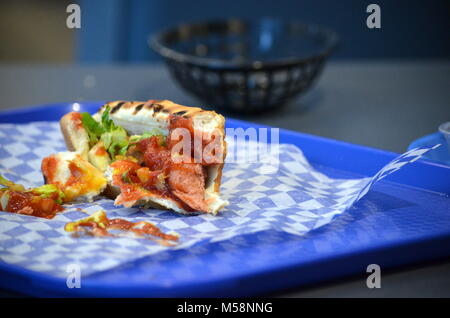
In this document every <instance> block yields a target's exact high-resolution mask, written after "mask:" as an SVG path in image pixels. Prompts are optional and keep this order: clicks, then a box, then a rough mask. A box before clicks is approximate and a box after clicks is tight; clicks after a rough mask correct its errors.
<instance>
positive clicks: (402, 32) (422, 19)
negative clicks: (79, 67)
mask: <svg viewBox="0 0 450 318" xmlns="http://www.w3.org/2000/svg"><path fill="white" fill-rule="evenodd" d="M370 3H377V4H379V5H380V6H381V24H382V28H381V29H368V28H367V27H366V18H367V16H368V13H366V7H367V5H368V4H370ZM79 4H80V6H81V12H82V28H81V30H80V31H79V32H78V45H77V49H78V59H79V61H81V62H100V63H108V62H143V61H152V60H157V59H158V57H157V55H156V54H155V53H153V52H152V51H151V50H150V49H149V47H148V42H147V40H148V37H149V35H150V34H152V33H154V32H156V31H158V30H161V29H163V28H167V27H171V26H173V25H176V24H179V23H181V22H188V21H202V20H206V19H220V18H222V19H223V18H227V17H244V18H245V17H247V18H248V17H252V18H254V17H269V16H271V17H282V18H286V19H298V20H301V21H304V22H310V23H315V24H323V25H326V26H328V27H331V28H333V29H335V30H336V31H337V32H338V33H339V35H340V37H341V45H340V47H339V50H338V51H337V52H336V54H335V55H334V58H449V57H450V36H449V35H450V34H449V30H450V1H448V0H445V1H444V0H442V1H440V0H431V1H421V0H415V1H406V0H390V1H389V0H371V1H361V0H341V1H325V0H318V1H304V0H229V1H223V0H222V1H219V0H190V1H189V0H95V1H94V0H80V1H79Z"/></svg>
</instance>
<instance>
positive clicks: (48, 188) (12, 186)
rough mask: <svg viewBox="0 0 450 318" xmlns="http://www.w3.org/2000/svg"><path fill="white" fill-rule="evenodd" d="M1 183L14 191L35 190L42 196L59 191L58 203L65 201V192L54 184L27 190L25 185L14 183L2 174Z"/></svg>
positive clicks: (0, 176)
mask: <svg viewBox="0 0 450 318" xmlns="http://www.w3.org/2000/svg"><path fill="white" fill-rule="evenodd" d="M0 185H3V186H5V187H6V188H8V189H9V190H12V191H22V192H33V193H34V194H37V195H39V196H41V197H42V198H49V197H50V196H51V195H52V194H53V193H57V194H58V199H56V203H58V204H62V203H63V199H64V193H63V192H62V191H61V190H60V189H59V188H58V187H57V186H55V185H54V184H44V185H43V186H40V187H37V188H32V189H28V190H27V189H25V187H24V186H23V185H21V184H17V183H14V182H12V181H10V180H8V179H6V178H4V177H3V176H2V175H0Z"/></svg>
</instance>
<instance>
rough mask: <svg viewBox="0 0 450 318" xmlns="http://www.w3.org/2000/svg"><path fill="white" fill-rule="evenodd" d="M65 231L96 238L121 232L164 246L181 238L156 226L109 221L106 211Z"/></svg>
mask: <svg viewBox="0 0 450 318" xmlns="http://www.w3.org/2000/svg"><path fill="white" fill-rule="evenodd" d="M64 230H65V231H67V232H73V233H74V234H75V235H79V234H80V233H84V234H86V235H90V236H95V237H107V236H109V237H115V236H116V235H114V234H112V233H111V232H109V231H110V230H120V231H123V232H132V233H134V234H135V235H136V236H138V237H142V238H147V239H151V240H153V241H155V242H157V243H159V244H161V245H164V246H175V245H176V243H177V241H178V239H179V237H178V236H177V235H174V234H166V233H163V232H162V231H161V230H160V229H159V228H158V227H157V226H156V225H154V224H152V223H149V222H146V221H138V222H131V221H128V220H125V219H120V218H116V219H109V218H108V217H107V216H106V213H105V211H103V210H99V211H97V212H95V213H93V214H92V215H90V216H89V217H87V218H85V219H81V220H78V221H75V222H69V223H67V224H66V225H65V227H64Z"/></svg>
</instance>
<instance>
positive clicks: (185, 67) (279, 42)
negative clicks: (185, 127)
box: [151, 19, 338, 113]
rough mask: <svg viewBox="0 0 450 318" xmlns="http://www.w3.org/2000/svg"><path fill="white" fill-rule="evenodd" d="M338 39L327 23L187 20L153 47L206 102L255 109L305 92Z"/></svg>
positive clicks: (157, 39) (238, 109)
mask: <svg viewBox="0 0 450 318" xmlns="http://www.w3.org/2000/svg"><path fill="white" fill-rule="evenodd" d="M337 41H338V37H337V35H336V33H334V32H333V31H331V30H329V29H326V28H323V27H318V26H314V25H305V24H301V23H299V22H293V21H282V20H277V19H262V20H259V21H244V20H227V21H219V22H206V23H198V24H185V25H181V26H179V27H176V28H174V29H170V30H167V31H163V32H160V33H158V34H156V35H155V36H154V37H153V38H152V41H151V46H152V48H153V49H154V50H155V51H156V52H157V53H159V54H160V55H161V56H163V57H164V59H165V61H166V63H167V65H168V66H169V70H170V72H171V74H172V76H173V77H174V78H175V79H176V80H177V81H178V82H179V83H180V84H181V86H182V87H184V88H185V89H186V90H188V91H189V92H191V93H193V94H194V95H195V96H197V97H198V98H199V99H201V100H202V101H203V102H205V103H206V104H207V105H210V106H213V107H217V108H220V109H223V110H228V111H233V112H239V113H255V112H261V111H265V110H269V109H273V108H276V107H280V106H282V105H284V104H285V103H287V102H288V101H289V100H291V99H292V98H293V97H295V96H297V95H298V94H299V93H302V92H304V91H306V90H307V89H308V88H309V87H310V86H311V84H312V83H313V81H314V79H315V78H316V77H317V75H318V74H319V73H320V71H321V70H322V68H323V66H324V63H325V60H326V58H327V57H328V56H329V54H330V53H331V52H332V51H333V49H334V48H335V46H336V44H337Z"/></svg>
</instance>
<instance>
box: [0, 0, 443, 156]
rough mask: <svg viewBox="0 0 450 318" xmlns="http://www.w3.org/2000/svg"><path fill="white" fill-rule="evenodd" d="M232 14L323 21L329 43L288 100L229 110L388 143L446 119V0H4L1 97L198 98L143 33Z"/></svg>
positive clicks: (10, 101)
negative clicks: (75, 25) (327, 52)
mask: <svg viewBox="0 0 450 318" xmlns="http://www.w3.org/2000/svg"><path fill="white" fill-rule="evenodd" d="M71 3H77V4H79V5H80V8H81V28H80V29H69V28H68V27H67V26H66V19H67V17H68V16H69V13H67V12H66V8H67V6H68V5H70V4H71ZM371 3H375V4H377V5H379V7H380V8H381V28H380V29H369V28H368V27H367V25H366V19H367V17H368V16H369V14H370V13H367V12H366V8H367V6H368V5H369V4H371ZM231 17H237V18H246V19H254V20H257V19H259V18H263V17H275V18H279V19H281V20H284V21H288V20H297V21H300V22H302V23H313V24H317V25H322V26H325V27H328V28H330V29H331V30H334V31H335V32H336V33H337V34H338V35H339V45H338V47H337V49H336V50H335V51H334V52H333V54H331V56H330V57H329V59H327V63H326V64H325V67H324V68H323V72H320V74H319V76H318V77H317V79H316V81H315V83H314V85H312V87H311V88H309V87H308V89H307V90H305V92H304V93H303V94H302V95H300V96H299V97H296V98H294V99H292V100H290V101H289V103H288V105H287V106H286V107H281V105H280V107H276V109H275V111H271V112H268V113H263V114H257V113H256V112H254V113H252V112H249V113H247V114H243V113H242V114H241V113H239V112H233V113H230V116H233V117H238V118H243V119H247V120H250V121H255V122H259V123H263V124H267V125H272V126H277V127H284V128H288V129H293V130H297V131H301V132H306V133H311V134H316V135H321V136H325V137H330V138H335V139H340V140H345V141H349V142H353V143H358V144H364V145H368V146H373V147H378V148H383V149H387V150H391V151H396V152H402V151H404V150H405V149H406V148H407V147H408V145H410V144H411V142H413V141H414V140H416V139H418V138H419V137H421V136H424V135H427V134H431V133H435V132H436V131H437V127H438V125H439V124H441V123H442V122H445V121H448V120H450V105H449V100H450V90H449V89H448V88H449V87H450V76H449V74H450V61H449V57H450V41H449V40H450V38H449V30H450V2H449V1H448V0H433V1H421V0H409V1H407V0H396V1H388V0H377V1H375V0H373V1H362V0H343V1H331V0H318V1H312V0H277V1H273V0H240V1H219V0H196V1H183V0H95V1H93V0H79V1H75V0H20V1H15V0H2V1H0V29H1V32H0V41H1V43H2V44H1V46H0V95H1V96H2V101H1V102H0V108H1V109H8V108H16V107H22V106H27V105H36V104H45V103H54V102H64V101H84V100H113V99H130V100H146V99H150V98H156V99H171V100H174V101H176V102H178V103H180V104H185V105H205V102H204V100H201V99H199V98H198V97H196V96H194V95H192V94H190V93H189V92H187V91H186V90H184V89H183V88H182V87H180V85H179V83H177V82H176V81H174V80H173V78H172V77H170V74H169V72H168V70H167V68H166V67H165V66H164V64H163V59H162V58H161V57H160V56H159V55H158V54H157V53H155V52H154V51H153V50H151V49H150V47H149V37H150V35H152V34H155V33H156V32H158V31H160V30H163V29H167V28H171V27H174V26H176V25H178V24H180V23H188V22H202V21H206V20H218V19H226V18H231ZM321 70H322V68H321ZM210 104H211V103H207V102H206V105H208V106H210V107H212V108H214V106H215V105H214V103H213V104H212V105H210ZM380 127H383V128H384V129H382V130H380Z"/></svg>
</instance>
